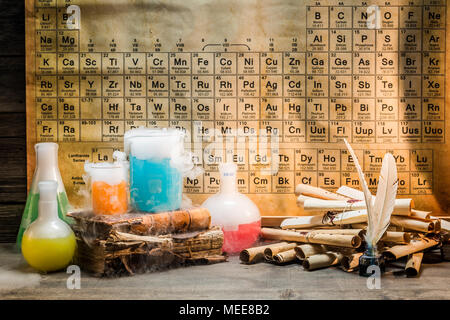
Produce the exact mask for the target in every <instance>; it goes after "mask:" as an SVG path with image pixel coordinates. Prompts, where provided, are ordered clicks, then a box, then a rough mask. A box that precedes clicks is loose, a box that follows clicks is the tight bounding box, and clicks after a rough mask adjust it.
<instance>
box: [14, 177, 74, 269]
mask: <svg viewBox="0 0 450 320" xmlns="http://www.w3.org/2000/svg"><path fill="white" fill-rule="evenodd" d="M57 188H58V184H57V183H56V181H54V180H48V181H40V182H39V183H38V189H39V204H38V217H37V219H36V220H35V221H34V222H33V223H31V224H30V226H29V227H28V228H27V229H26V231H25V232H24V234H23V239H22V254H23V257H24V258H25V260H26V261H27V262H28V264H29V265H30V266H32V267H33V268H35V269H36V270H39V271H42V272H50V271H58V270H61V269H63V268H65V267H67V266H68V265H69V263H70V262H71V261H72V259H73V256H74V253H75V248H76V240H75V235H74V233H73V231H72V229H71V228H70V227H69V225H68V224H67V223H65V222H64V221H63V220H61V219H60V218H59V217H58V201H57Z"/></svg>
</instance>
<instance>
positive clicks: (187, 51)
mask: <svg viewBox="0 0 450 320" xmlns="http://www.w3.org/2000/svg"><path fill="white" fill-rule="evenodd" d="M71 5H72V6H76V7H71V8H70V9H68V7H69V6H71ZM371 6H376V7H371ZM77 8H78V9H79V11H77V10H78V9H77ZM371 10H375V11H371ZM376 10H379V11H376ZM374 12H378V13H374ZM374 14H375V15H374ZM376 14H378V16H377V15H376ZM446 14H447V7H446V2H445V1H444V0H442V1H440V0H437V1H434V0H425V1H416V0H413V1H403V0H394V1H388V2H385V1H352V0H345V1H341V2H339V4H338V3H337V2H335V1H307V0H301V1H289V0H284V1H283V0H278V1H275V0H270V1H269V0H267V1H256V0H253V1H250V0H249V1H225V0H210V1H206V0H190V1H180V0H173V1H151V0H141V1H131V0H116V1H114V2H111V1H105V0H102V1H100V0H73V1H71V0H65V1H56V0H36V1H33V0H27V1H26V21H27V23H26V34H27V42H26V46H27V130H28V132H27V151H28V177H29V180H30V179H31V177H32V172H33V170H34V161H35V159H34V156H35V155H34V149H33V146H34V144H35V143H36V142H42V141H53V142H58V143H59V145H60V153H59V163H60V170H61V173H62V176H63V180H64V183H65V186H66V190H67V192H68V195H69V199H70V200H71V202H72V204H74V205H80V204H81V203H82V202H81V198H80V196H79V195H78V190H79V189H80V187H82V186H83V181H82V177H81V176H82V174H83V169H82V168H83V162H84V161H85V160H90V161H104V160H111V155H112V152H113V151H114V150H115V149H122V136H123V133H124V132H125V131H126V130H128V129H130V128H132V127H136V126H140V125H145V126H159V127H161V126H162V127H169V126H170V127H178V128H181V129H184V130H187V132H188V133H190V134H188V139H187V141H186V142H187V143H186V147H187V149H189V150H191V151H192V152H193V153H194V156H195V157H194V159H195V160H196V161H197V163H198V164H199V165H203V166H204V168H205V173H204V174H203V175H202V176H199V177H197V178H196V179H190V180H188V181H185V193H186V194H187V195H189V197H190V198H191V199H192V200H193V201H194V203H195V204H201V203H202V201H204V200H205V199H206V198H207V197H208V196H210V195H211V194H213V193H215V192H217V191H218V190H219V187H218V178H219V175H218V173H217V163H213V162H212V159H221V160H223V159H227V157H230V158H229V159H233V160H235V161H237V163H238V165H239V170H240V173H239V178H240V184H239V188H240V190H241V191H242V192H245V193H247V194H248V195H249V196H250V197H251V198H252V199H253V200H254V201H255V202H256V203H257V205H258V207H259V208H260V210H261V212H262V213H263V214H264V215H298V214H302V212H301V211H300V210H299V209H298V208H297V207H296V205H295V196H294V194H293V192H294V187H295V185H296V184H298V183H300V182H305V183H311V184H312V185H318V186H321V187H325V188H327V189H329V190H336V189H337V188H338V187H339V186H340V185H342V184H347V185H349V186H354V187H357V184H356V183H357V175H356V172H355V171H354V168H353V166H352V164H351V163H349V162H348V154H347V152H346V150H345V147H344V144H343V142H342V141H341V139H342V138H343V137H346V138H347V139H348V140H349V141H350V142H352V144H353V146H354V148H355V149H356V150H357V153H358V155H359V157H361V159H363V160H360V161H361V162H363V163H364V170H365V171H366V173H367V176H368V178H369V179H371V187H372V190H373V192H375V190H376V177H377V176H378V170H379V168H380V166H381V163H380V162H379V159H380V157H382V155H383V154H384V153H385V152H386V151H390V152H393V154H394V156H395V157H396V159H397V165H398V168H399V178H400V182H401V183H400V191H399V192H400V194H401V197H412V198H413V199H414V201H415V204H416V208H420V209H425V210H433V211H434V212H435V213H436V214H446V213H447V211H448V206H449V203H450V202H449V192H450V191H449V186H450V184H449V182H450V176H449V175H450V173H449V156H448V152H449V144H448V142H449V138H448V131H449V128H448V125H447V123H446V119H447V118H448V114H447V113H448V111H447V110H448V108H447V107H446V102H447V101H448V93H447V91H446V90H445V88H446V85H447V81H446V77H445V74H446V70H447V67H448V65H449V63H448V57H447V55H446V47H448V39H449V37H448V35H447V33H446V27H447V19H446ZM78 17H79V20H78ZM364 17H365V18H364ZM374 17H379V18H380V20H379V25H376V28H375V29H370V28H368V27H367V26H368V24H367V20H369V21H372V20H371V19H373V18H374ZM68 21H69V23H68ZM73 21H75V22H79V25H73V24H72V22H73ZM375 21H376V20H375ZM71 26H75V28H74V29H71ZM94 61H95V62H96V63H95V64H94V63H93V62H94ZM205 61H206V62H207V63H206V64H205ZM344 61H345V62H344ZM412 61H415V62H412ZM252 84H253V86H252ZM207 85H208V86H207ZM155 105H156V106H155ZM157 106H160V109H158V107H157ZM205 106H207V107H209V108H205ZM138 107H140V108H138ZM207 109H208V110H207ZM200 122H201V123H200ZM244 128H245V131H244ZM213 129H216V130H218V132H223V133H224V134H225V137H228V138H226V139H231V138H230V137H233V135H235V134H238V135H239V136H241V138H242V137H244V138H246V139H247V142H246V143H241V142H238V143H236V141H234V140H233V139H231V140H230V141H233V142H234V144H232V145H233V146H234V147H233V148H232V149H231V150H228V149H227V150H228V151H227V150H224V151H223V152H222V153H220V152H219V151H218V150H214V151H213V152H211V153H208V152H206V153H205V152H204V150H208V148H209V147H211V146H213V145H212V144H211V143H212V142H213V141H216V142H217V141H221V139H218V138H217V137H216V139H212V140H211V141H209V140H207V139H206V138H204V139H203V140H202V138H201V137H200V138H199V137H198V133H199V132H203V133H205V132H206V135H207V136H211V135H212V137H213V138H214V135H215V134H214V132H213V131H212V130H213ZM239 129H241V130H243V131H242V132H239V131H238V130H239ZM252 130H254V131H255V132H256V133H257V134H258V135H257V140H256V141H257V142H258V143H260V142H261V141H265V139H264V138H263V136H267V135H271V134H272V136H271V137H269V138H268V141H269V144H268V148H264V146H263V145H261V146H255V145H250V146H249V144H248V141H249V139H250V140H251V139H253V138H255V136H253V135H251V134H248V133H249V132H252ZM260 130H262V131H260ZM274 136H275V137H277V138H274ZM226 139H225V140H226ZM275 140H278V141H279V145H275V143H273V144H271V142H272V141H275ZM252 141H253V140H252ZM264 169H265V170H266V171H267V170H269V171H270V170H271V171H270V173H269V174H267V172H265V171H261V170H264Z"/></svg>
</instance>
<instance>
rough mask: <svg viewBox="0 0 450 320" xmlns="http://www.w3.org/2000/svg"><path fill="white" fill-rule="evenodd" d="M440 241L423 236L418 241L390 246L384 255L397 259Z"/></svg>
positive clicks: (389, 258) (390, 258)
mask: <svg viewBox="0 0 450 320" xmlns="http://www.w3.org/2000/svg"><path fill="white" fill-rule="evenodd" d="M438 244H439V242H438V241H437V240H435V239H430V238H423V239H420V240H417V241H411V242H410V243H409V244H407V245H398V246H394V247H392V248H389V249H387V250H385V251H384V252H383V256H385V257H386V259H388V260H397V259H399V258H401V257H405V256H407V255H409V254H413V253H416V252H419V251H423V250H425V249H428V248H431V247H434V246H436V245H438Z"/></svg>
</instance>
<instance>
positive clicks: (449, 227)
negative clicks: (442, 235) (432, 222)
mask: <svg viewBox="0 0 450 320" xmlns="http://www.w3.org/2000/svg"><path fill="white" fill-rule="evenodd" d="M431 218H432V219H435V217H431ZM439 220H440V224H441V231H446V232H449V233H450V222H449V221H447V220H444V219H439Z"/></svg>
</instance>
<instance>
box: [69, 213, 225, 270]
mask: <svg viewBox="0 0 450 320" xmlns="http://www.w3.org/2000/svg"><path fill="white" fill-rule="evenodd" d="M69 216H70V217H72V218H73V219H74V220H75V223H74V224H73V225H72V228H73V229H74V232H75V234H76V236H77V245H78V249H77V254H76V263H77V264H78V265H80V267H81V268H82V269H83V270H86V271H90V272H93V273H95V274H96V275H101V276H112V275H120V274H134V273H143V272H148V271H154V270H161V269H164V268H168V267H173V266H180V265H189V264H192V263H216V262H223V261H225V257H224V256H223V255H222V244H223V232H222V231H221V229H220V228H217V227H211V216H210V214H209V212H208V210H206V209H204V208H193V209H190V210H179V211H171V212H162V213H157V214H138V213H137V214H131V213H130V214H123V215H118V216H114V215H111V216H109V215H93V214H92V213H91V212H71V213H69Z"/></svg>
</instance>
